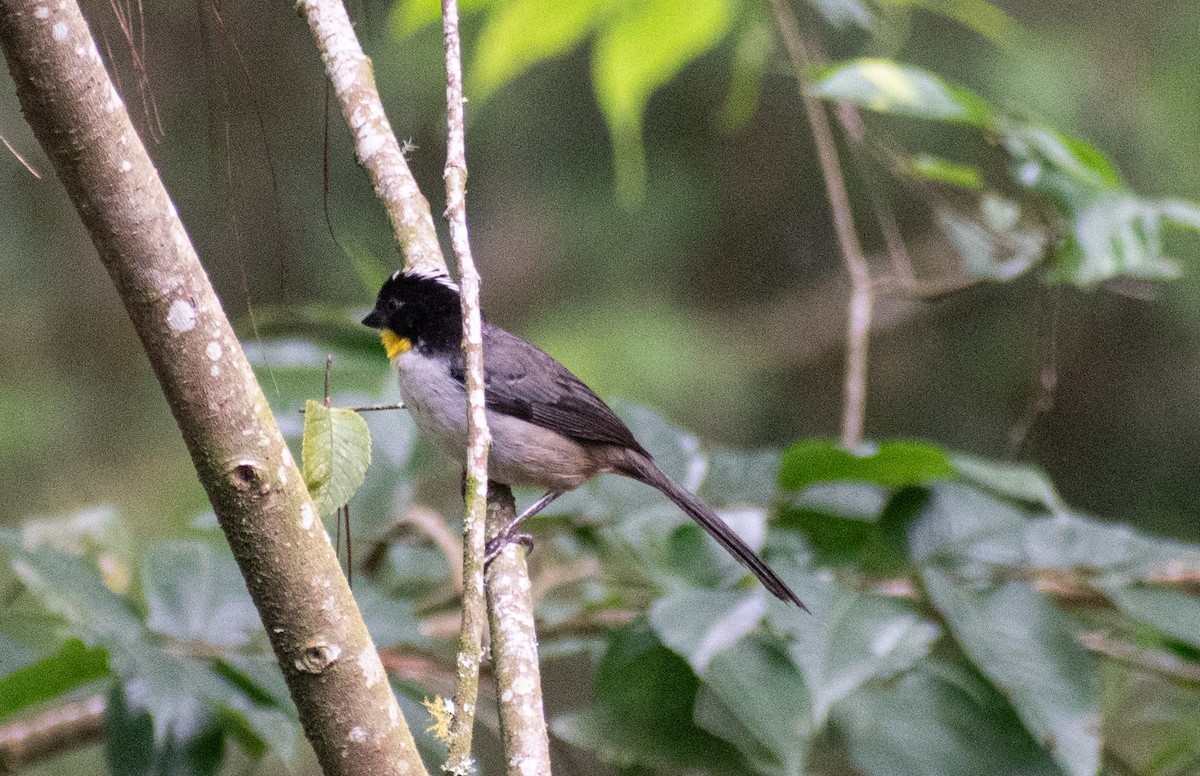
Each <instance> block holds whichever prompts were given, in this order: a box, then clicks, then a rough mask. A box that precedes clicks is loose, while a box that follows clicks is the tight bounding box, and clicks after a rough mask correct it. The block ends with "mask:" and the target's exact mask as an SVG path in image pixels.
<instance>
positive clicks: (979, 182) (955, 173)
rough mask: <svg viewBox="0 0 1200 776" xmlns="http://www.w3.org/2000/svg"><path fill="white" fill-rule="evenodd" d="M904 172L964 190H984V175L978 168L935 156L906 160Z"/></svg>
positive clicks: (925, 155)
mask: <svg viewBox="0 0 1200 776" xmlns="http://www.w3.org/2000/svg"><path fill="white" fill-rule="evenodd" d="M903 170H904V172H906V173H908V174H909V175H911V176H912V177H914V178H920V179H922V180H927V181H933V182H935V183H945V184H947V185H950V186H958V187H959V188H962V189H981V188H983V173H981V172H980V171H979V168H978V167H975V166H974V165H970V164H960V163H958V162H952V161H950V160H949V159H943V158H942V157H940V156H934V155H933V154H917V155H916V156H914V157H912V158H910V159H907V160H905V164H904V167H903Z"/></svg>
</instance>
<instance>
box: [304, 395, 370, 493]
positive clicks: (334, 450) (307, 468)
mask: <svg viewBox="0 0 1200 776" xmlns="http://www.w3.org/2000/svg"><path fill="white" fill-rule="evenodd" d="M304 407H305V408H304V445H303V449H304V455H303V457H304V465H303V472H304V483H305V484H306V485H307V486H308V492H309V493H310V494H311V495H312V500H313V506H314V507H316V510H317V514H319V515H322V516H324V515H330V514H333V513H334V512H336V511H337V510H338V508H339V507H341V506H342V504H345V503H346V502H348V501H349V500H350V498H351V496H353V495H354V492H355V491H356V490H358V486H359V485H362V482H363V479H365V477H366V474H367V467H369V466H370V465H371V431H370V429H369V428H367V422H366V421H365V420H363V419H362V418H361V417H360V416H359V414H358V413H357V412H354V411H353V410H347V409H340V408H337V407H334V408H332V409H331V408H329V407H326V406H325V405H323V404H321V403H320V402H318V401H313V400H312V399H309V400H308V402H307V403H306V404H305V405H304Z"/></svg>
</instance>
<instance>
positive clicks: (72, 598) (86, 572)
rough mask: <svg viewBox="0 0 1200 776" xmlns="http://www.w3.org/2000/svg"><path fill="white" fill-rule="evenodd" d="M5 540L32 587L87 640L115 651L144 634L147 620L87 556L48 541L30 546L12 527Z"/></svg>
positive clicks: (0, 538) (1, 542)
mask: <svg viewBox="0 0 1200 776" xmlns="http://www.w3.org/2000/svg"><path fill="white" fill-rule="evenodd" d="M0 546H3V547H4V548H5V549H6V550H7V551H8V552H9V554H10V555H11V556H12V567H13V571H14V572H16V574H17V576H18V577H20V579H21V581H22V582H23V583H24V584H25V586H26V587H27V588H28V589H29V592H30V593H31V594H33V596H34V597H35V598H37V599H38V600H39V601H40V602H41V603H42V605H43V606H45V607H46V608H47V609H48V610H50V611H51V612H53V613H54V614H56V615H58V616H59V617H60V618H61V619H62V620H63V622H64V624H65V626H66V629H67V631H68V632H69V633H71V634H72V635H74V636H77V637H78V638H80V639H82V640H83V641H84V643H86V644H88V645H93V646H94V645H99V646H103V647H107V648H108V649H109V652H110V654H111V653H114V652H115V651H117V650H118V649H120V648H121V647H122V646H124V645H127V644H129V643H131V642H135V641H136V640H137V639H138V638H140V636H141V633H142V623H141V621H140V620H138V619H137V617H136V616H135V615H134V613H133V611H132V609H130V607H129V605H128V603H127V602H126V601H125V600H124V599H123V598H121V597H120V596H118V595H117V594H116V593H114V592H112V591H111V590H109V589H108V588H107V587H105V585H104V582H103V580H102V579H101V577H100V573H99V572H98V571H97V570H96V568H95V567H94V566H92V565H91V564H89V563H88V562H87V561H86V560H84V559H83V558H81V557H79V556H77V555H70V554H67V553H65V552H59V551H58V550H54V549H51V548H50V547H44V546H43V547H38V548H35V549H26V547H25V545H24V544H23V543H22V542H21V541H20V539H19V538H18V537H17V536H16V535H15V533H13V532H10V531H0Z"/></svg>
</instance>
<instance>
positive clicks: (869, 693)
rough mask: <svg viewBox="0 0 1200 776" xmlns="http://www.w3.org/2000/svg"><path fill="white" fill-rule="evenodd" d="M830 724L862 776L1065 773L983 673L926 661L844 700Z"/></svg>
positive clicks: (1056, 775)
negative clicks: (894, 677) (985, 680)
mask: <svg viewBox="0 0 1200 776" xmlns="http://www.w3.org/2000/svg"><path fill="white" fill-rule="evenodd" d="M832 718H833V725H834V727H835V728H836V730H837V732H838V733H839V734H840V738H841V740H843V741H844V742H845V745H846V749H847V751H848V752H849V755H850V760H851V762H852V763H853V764H854V767H855V768H856V769H857V770H858V771H861V772H862V773H863V774H864V775H865V776H964V774H988V775H989V776H993V775H994V776H1061V774H1062V771H1060V770H1059V769H1058V768H1057V767H1056V766H1055V765H1054V762H1053V760H1051V758H1050V756H1049V755H1048V754H1047V753H1046V752H1045V751H1044V750H1043V749H1041V748H1040V747H1038V745H1037V743H1036V742H1035V741H1034V740H1033V738H1032V737H1031V736H1030V735H1029V734H1028V732H1026V731H1025V730H1024V729H1023V728H1022V726H1021V722H1020V720H1019V719H1017V717H1016V715H1015V714H1013V712H1012V709H1011V708H1010V707H1009V706H1008V704H1006V703H1005V702H1004V699H1003V698H1001V697H1000V695H999V694H998V693H997V692H996V691H995V690H994V689H992V688H991V687H989V686H988V685H987V683H986V682H984V681H983V679H982V678H981V677H979V676H978V674H975V673H974V672H972V671H969V670H967V669H964V668H961V667H959V666H956V665H952V664H950V663H945V662H942V661H940V660H926V661H922V662H921V663H920V664H919V665H918V666H917V668H916V670H914V671H912V672H909V673H907V674H905V675H903V676H901V677H899V678H898V679H897V680H896V681H894V682H887V683H872V684H870V685H868V686H865V687H863V688H861V689H860V690H858V691H857V692H855V693H853V694H852V695H850V696H849V697H847V698H845V699H844V700H842V701H839V702H838V703H837V705H835V706H834V709H833V717H832Z"/></svg>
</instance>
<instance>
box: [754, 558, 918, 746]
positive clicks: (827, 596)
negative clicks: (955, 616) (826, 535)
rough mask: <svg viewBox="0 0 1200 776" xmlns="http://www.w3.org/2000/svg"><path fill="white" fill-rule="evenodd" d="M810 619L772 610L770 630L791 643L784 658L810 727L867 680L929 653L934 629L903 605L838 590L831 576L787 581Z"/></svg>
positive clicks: (778, 608) (899, 669)
mask: <svg viewBox="0 0 1200 776" xmlns="http://www.w3.org/2000/svg"><path fill="white" fill-rule="evenodd" d="M788 581H789V584H792V585H793V586H794V589H795V590H796V592H797V594H798V595H799V596H800V597H801V598H802V599H803V600H804V601H805V602H806V603H807V604H808V606H809V608H810V609H812V611H813V615H814V616H812V617H801V616H798V615H797V613H796V611H795V610H794V609H791V608H788V607H782V606H774V605H772V607H771V609H770V613H769V615H768V619H769V622H770V623H771V626H772V628H774V629H775V630H776V631H778V632H781V633H787V634H789V635H790V636H791V637H792V641H791V643H790V644H789V646H788V652H789V654H790V655H791V656H792V660H794V661H795V664H796V665H797V666H799V668H800V672H801V673H802V674H803V675H804V679H805V684H806V685H807V688H808V692H809V693H810V702H809V705H810V708H811V714H812V718H813V721H814V722H813V724H814V725H815V726H816V727H818V728H819V727H821V726H823V725H824V724H825V718H826V716H827V715H828V714H829V710H830V709H831V708H832V707H833V705H834V704H835V703H837V702H838V701H839V700H841V699H842V698H844V697H846V696H847V695H849V694H850V693H852V692H854V691H855V690H856V689H857V688H858V687H860V686H862V685H863V683H865V682H867V681H869V680H871V679H888V678H891V677H893V676H895V675H896V674H899V673H901V672H902V671H906V670H908V669H909V668H911V667H912V666H913V664H914V663H916V662H917V661H918V660H920V659H921V658H923V657H924V656H925V655H926V653H928V652H929V649H930V647H931V646H932V644H933V642H934V641H935V640H936V639H937V637H938V628H937V626H936V625H934V624H933V623H930V622H927V621H925V620H922V619H921V618H920V617H918V616H917V614H916V613H915V612H913V611H912V610H911V609H909V608H908V607H907V606H905V605H904V604H903V603H901V602H899V601H896V600H892V599H888V598H883V597H881V596H878V595H874V594H870V593H862V592H859V591H856V590H852V589H849V588H847V587H845V586H843V585H841V584H839V583H838V582H837V581H836V580H835V579H834V578H833V576H832V575H831V574H828V573H824V574H821V573H818V574H812V575H806V576H804V577H795V576H789V577H788Z"/></svg>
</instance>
